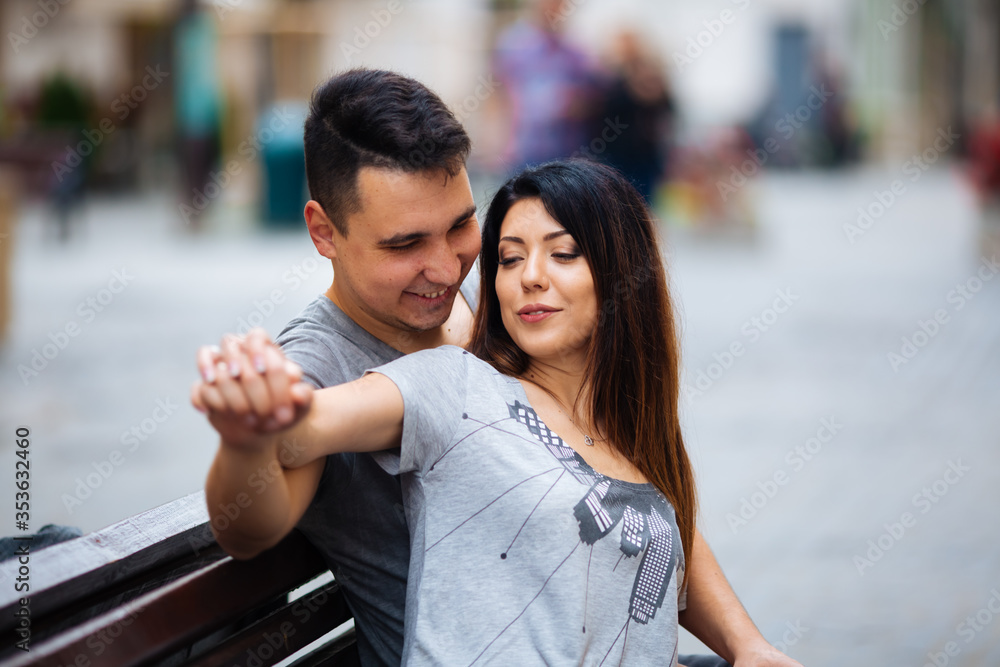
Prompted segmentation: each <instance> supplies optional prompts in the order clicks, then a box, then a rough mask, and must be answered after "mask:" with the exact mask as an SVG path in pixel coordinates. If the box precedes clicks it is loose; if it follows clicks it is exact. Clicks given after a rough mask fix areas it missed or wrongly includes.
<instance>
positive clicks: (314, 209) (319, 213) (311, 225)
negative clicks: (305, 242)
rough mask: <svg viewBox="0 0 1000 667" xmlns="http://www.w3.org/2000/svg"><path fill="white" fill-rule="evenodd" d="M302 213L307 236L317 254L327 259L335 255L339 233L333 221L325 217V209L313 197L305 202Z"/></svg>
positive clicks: (333, 257) (334, 257)
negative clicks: (307, 230) (307, 232)
mask: <svg viewBox="0 0 1000 667" xmlns="http://www.w3.org/2000/svg"><path fill="white" fill-rule="evenodd" d="M303 215H304V216H305V219H306V227H307V228H308V229H309V236H310V237H311V238H312V242H313V245H314V246H316V250H317V251H318V252H319V254H321V255H323V257H326V258H327V259H336V257H337V238H338V237H339V236H340V234H339V233H338V232H337V229H336V228H335V227H334V226H333V222H331V221H330V218H328V217H327V215H326V211H324V210H323V207H322V206H320V204H319V202H318V201H316V200H315V199H310V200H309V201H308V202H306V208H305V211H303Z"/></svg>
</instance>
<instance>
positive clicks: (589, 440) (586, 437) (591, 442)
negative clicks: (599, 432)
mask: <svg viewBox="0 0 1000 667" xmlns="http://www.w3.org/2000/svg"><path fill="white" fill-rule="evenodd" d="M583 444H585V445H587V446H588V447H593V446H594V439H593V438H591V437H590V436H589V435H584V436H583Z"/></svg>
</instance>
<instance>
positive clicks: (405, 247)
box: [389, 241, 417, 251]
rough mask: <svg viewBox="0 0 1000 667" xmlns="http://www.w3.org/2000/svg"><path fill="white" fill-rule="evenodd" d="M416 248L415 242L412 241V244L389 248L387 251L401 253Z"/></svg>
mask: <svg viewBox="0 0 1000 667" xmlns="http://www.w3.org/2000/svg"><path fill="white" fill-rule="evenodd" d="M416 247H417V242H416V241H414V242H412V243H407V244H406V245H394V246H389V250H393V251H403V250H410V249H411V248H416Z"/></svg>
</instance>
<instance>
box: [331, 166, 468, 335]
mask: <svg viewBox="0 0 1000 667" xmlns="http://www.w3.org/2000/svg"><path fill="white" fill-rule="evenodd" d="M358 191H359V193H360V199H361V210H360V211H358V212H356V213H353V214H351V215H349V216H348V218H347V232H348V234H347V236H346V237H344V236H341V235H340V234H339V233H337V232H336V231H334V240H335V245H336V259H334V282H333V291H334V293H335V295H336V297H337V298H336V299H335V301H337V303H338V305H340V307H341V308H342V309H344V311H345V312H346V313H347V314H348V315H349V316H351V317H352V319H354V320H355V321H357V322H358V323H359V324H361V325H362V326H365V325H369V326H366V328H370V327H371V326H372V325H373V326H375V327H376V328H379V329H383V330H385V329H386V328H392V329H396V330H400V331H406V332H420V331H428V330H431V329H434V328H436V327H439V326H441V325H442V324H444V323H445V321H446V320H447V319H448V316H449V315H450V314H451V308H452V304H454V302H455V297H456V295H457V294H458V288H459V286H460V285H461V284H462V281H463V280H465V276H466V274H468V272H469V269H470V268H471V267H472V263H473V262H474V261H475V259H476V257H477V256H478V255H479V246H480V232H479V224H478V221H477V219H476V205H475V202H474V201H473V199H472V188H471V187H470V186H469V177H468V174H467V173H466V171H465V169H464V168H463V169H462V170H461V171H460V172H459V173H457V174H456V175H455V176H448V175H447V174H446V173H445V172H444V171H441V170H433V171H426V172H417V173H406V172H402V171H395V170H390V169H377V168H373V167H364V168H362V169H361V171H360V172H359V173H358Z"/></svg>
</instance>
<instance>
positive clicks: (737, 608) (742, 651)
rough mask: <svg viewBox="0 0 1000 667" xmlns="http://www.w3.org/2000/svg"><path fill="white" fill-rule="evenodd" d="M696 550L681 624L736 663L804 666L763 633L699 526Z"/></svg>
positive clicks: (754, 666) (743, 665)
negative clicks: (752, 619)
mask: <svg viewBox="0 0 1000 667" xmlns="http://www.w3.org/2000/svg"><path fill="white" fill-rule="evenodd" d="M692 551H693V553H692V554H690V555H689V557H688V565H687V567H688V580H687V608H686V609H685V610H684V611H682V612H680V614H679V615H678V620H679V622H680V624H681V625H682V626H683V627H684V628H686V629H687V630H688V631H689V632H690V633H691V634H693V635H694V636H695V637H697V638H698V639H700V640H701V641H702V642H703V643H704V644H705V645H706V646H708V647H709V648H710V649H712V650H713V651H715V652H716V653H717V654H718V655H720V656H721V657H722V658H724V659H725V660H726V661H727V662H729V663H730V664H732V665H734V667H765V666H767V667H802V665H801V664H799V663H798V662H797V661H795V660H792V659H791V658H789V657H787V656H785V655H784V654H782V653H781V652H780V651H778V650H777V649H776V648H774V647H773V646H771V645H770V644H769V643H768V642H767V640H766V639H764V637H763V636H762V635H761V634H760V631H759V630H758V629H757V626H755V625H754V624H753V621H751V620H750V616H749V614H747V612H746V610H745V609H744V608H743V605H742V604H740V601H739V599H737V597H736V593H735V592H733V589H732V587H731V586H730V585H729V582H728V581H726V577H725V575H723V574H722V569H721V568H720V567H719V563H718V562H717V561H716V560H715V556H714V555H713V554H712V550H711V549H709V548H708V543H706V542H705V539H704V538H703V537H702V536H701V532H700V531H697V530H696V531H695V535H694V544H693V545H692Z"/></svg>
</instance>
